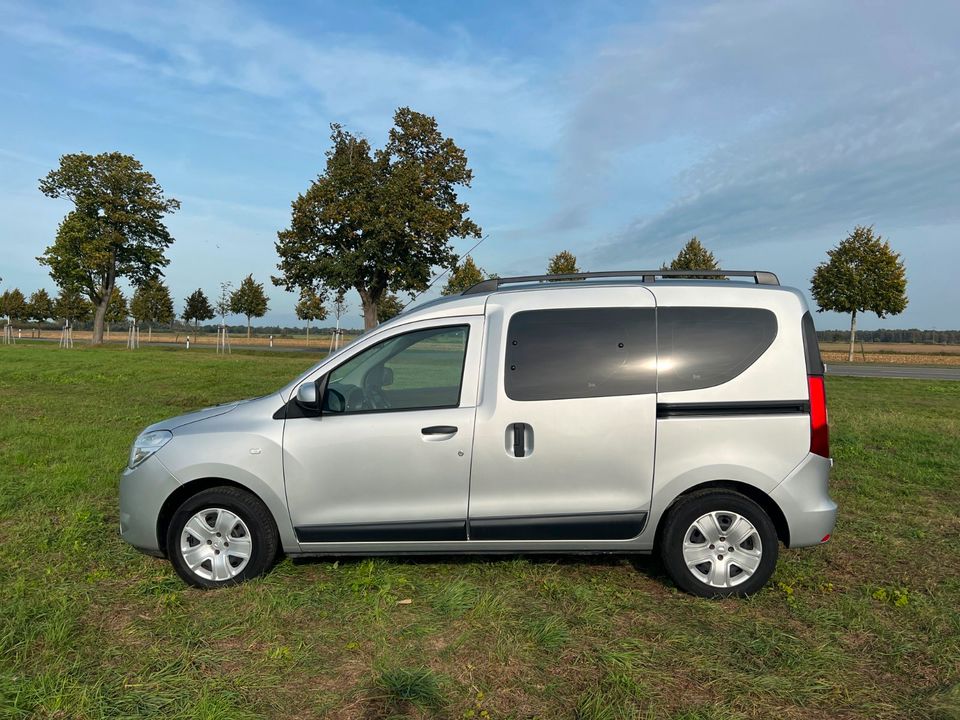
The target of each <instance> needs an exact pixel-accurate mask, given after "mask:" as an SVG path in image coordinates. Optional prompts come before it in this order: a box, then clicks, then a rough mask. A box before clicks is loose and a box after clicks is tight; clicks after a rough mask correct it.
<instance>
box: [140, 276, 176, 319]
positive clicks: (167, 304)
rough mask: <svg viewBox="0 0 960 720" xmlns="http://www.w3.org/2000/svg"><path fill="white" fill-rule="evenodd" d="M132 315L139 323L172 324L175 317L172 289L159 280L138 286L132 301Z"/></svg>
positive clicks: (152, 280) (148, 281)
mask: <svg viewBox="0 0 960 720" xmlns="http://www.w3.org/2000/svg"><path fill="white" fill-rule="evenodd" d="M130 315H131V317H133V318H134V319H135V320H137V322H141V323H147V324H149V325H150V326H151V327H152V326H153V323H160V324H165V323H171V322H173V319H174V317H175V315H174V312H173V298H171V297H170V289H169V288H168V287H167V286H166V285H164V284H163V282H162V281H161V280H160V279H159V278H152V279H150V280H147V281H146V282H144V283H143V284H142V285H140V286H138V287H137V289H136V290H135V291H134V293H133V298H132V299H131V300H130Z"/></svg>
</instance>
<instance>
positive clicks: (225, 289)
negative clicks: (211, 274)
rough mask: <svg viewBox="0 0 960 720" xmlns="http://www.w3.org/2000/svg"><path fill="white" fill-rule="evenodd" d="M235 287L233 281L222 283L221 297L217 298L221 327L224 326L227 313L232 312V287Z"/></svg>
mask: <svg viewBox="0 0 960 720" xmlns="http://www.w3.org/2000/svg"><path fill="white" fill-rule="evenodd" d="M232 287H233V283H232V282H230V281H229V280H227V281H225V282H222V283H220V297H219V298H217V304H216V306H215V307H216V310H217V314H218V315H219V316H220V327H224V326H225V323H224V320H225V318H226V316H227V313H229V312H230V295H231V290H230V288H232Z"/></svg>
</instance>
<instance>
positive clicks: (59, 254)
mask: <svg viewBox="0 0 960 720" xmlns="http://www.w3.org/2000/svg"><path fill="white" fill-rule="evenodd" d="M40 190H41V192H43V193H44V194H45V195H47V196H48V197H51V198H61V197H62V198H67V199H68V200H70V201H71V202H72V203H73V206H74V207H73V210H71V211H70V212H68V213H67V215H66V217H64V219H63V221H62V222H61V223H60V227H59V228H58V230H57V235H56V239H55V240H54V243H53V245H51V246H50V247H48V248H47V249H46V250H45V251H44V253H43V255H41V256H40V257H39V258H37V260H39V261H40V262H41V263H42V264H44V265H47V266H49V268H50V276H51V277H52V278H53V279H54V281H56V283H57V284H58V285H59V286H60V287H63V288H70V289H72V290H76V291H80V292H83V294H84V295H86V297H87V298H88V299H89V300H90V302H91V303H93V305H94V306H95V309H96V314H95V317H94V327H93V338H92V342H93V343H94V344H99V343H101V342H103V326H104V321H105V318H106V314H107V308H108V306H109V304H110V298H111V297H112V295H113V288H114V286H115V283H116V280H117V278H118V277H126V278H128V279H129V280H131V281H132V282H133V283H135V284H137V285H140V284H142V283H143V282H145V281H146V280H147V279H148V278H151V277H154V276H156V275H158V274H159V272H160V269H161V268H163V267H165V266H166V265H167V264H168V262H169V260H168V259H167V258H166V256H165V254H164V252H165V250H166V249H167V248H168V247H169V246H170V245H171V244H172V243H173V238H172V237H171V236H170V233H169V232H168V231H167V228H166V226H165V225H164V224H163V218H164V216H166V215H167V214H169V213H172V212H174V211H175V210H177V209H178V208H179V207H180V203H179V202H178V201H177V200H174V199H173V198H167V197H165V196H164V194H163V189H162V188H161V187H160V185H159V184H158V183H157V181H156V180H155V179H154V177H153V175H151V174H150V173H149V172H147V171H146V170H144V169H143V166H142V165H141V164H140V163H139V162H138V161H137V160H136V159H135V158H134V157H132V156H130V155H124V154H123V153H119V152H109V153H101V154H99V155H88V154H86V153H75V154H70V155H63V156H62V157H61V158H60V165H59V167H58V168H57V169H55V170H51V171H50V172H49V173H47V175H46V177H44V178H43V179H41V180H40Z"/></svg>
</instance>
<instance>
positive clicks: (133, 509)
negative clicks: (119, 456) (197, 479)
mask: <svg viewBox="0 0 960 720" xmlns="http://www.w3.org/2000/svg"><path fill="white" fill-rule="evenodd" d="M178 487H180V483H179V482H177V479H176V478H175V477H174V476H173V475H171V474H170V472H169V471H168V470H167V469H166V468H165V467H164V466H163V463H162V462H160V460H159V459H158V458H157V456H156V455H153V456H151V457H149V458H147V459H146V460H144V461H143V463H141V464H140V465H138V466H137V467H135V468H133V469H132V470H131V469H130V468H126V469H125V470H124V471H123V475H121V477H120V537H122V538H123V539H124V540H126V541H127V542H128V543H130V544H131V545H133V546H134V547H135V548H137V549H138V550H140V551H141V552H144V553H146V554H147V555H155V556H157V557H163V556H164V554H165V549H164V548H163V547H162V545H161V543H160V540H159V538H158V537H157V519H158V518H159V517H160V509H161V508H162V507H163V503H164V502H165V501H166V499H167V498H168V497H170V495H171V493H173V491H174V490H176V489H177V488H178Z"/></svg>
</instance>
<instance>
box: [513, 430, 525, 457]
mask: <svg viewBox="0 0 960 720" xmlns="http://www.w3.org/2000/svg"><path fill="white" fill-rule="evenodd" d="M526 433H527V424H526V423H514V424H513V456H514V457H525V456H526V454H527V448H526V444H527V438H526Z"/></svg>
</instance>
